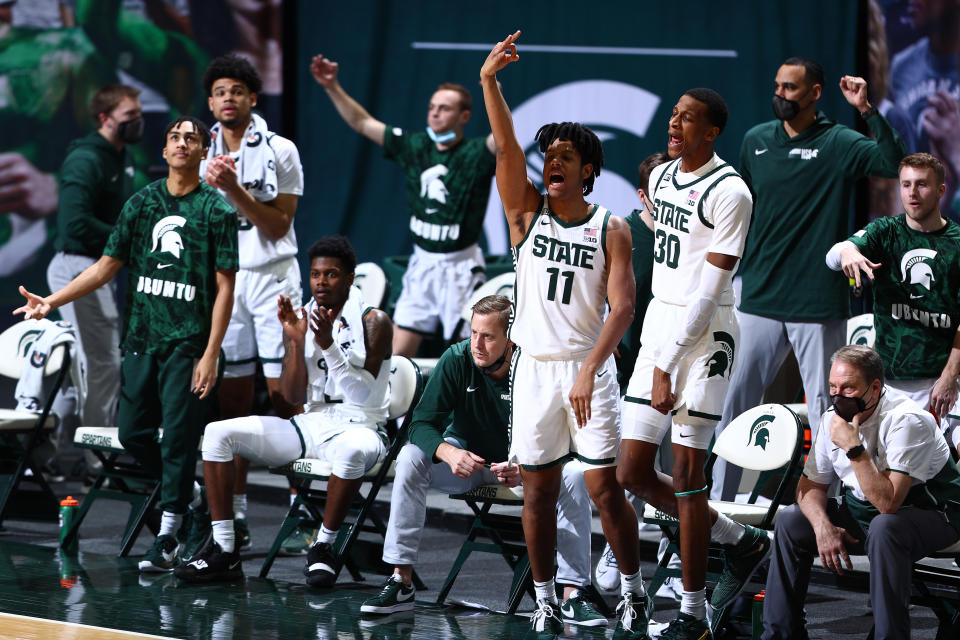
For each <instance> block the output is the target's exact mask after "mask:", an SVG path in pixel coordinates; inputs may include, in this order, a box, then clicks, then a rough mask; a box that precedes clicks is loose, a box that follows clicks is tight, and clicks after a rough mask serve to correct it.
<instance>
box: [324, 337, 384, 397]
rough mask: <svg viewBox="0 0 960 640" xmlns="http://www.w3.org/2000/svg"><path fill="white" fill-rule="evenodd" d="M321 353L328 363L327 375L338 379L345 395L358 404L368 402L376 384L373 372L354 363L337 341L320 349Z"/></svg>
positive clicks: (338, 383)
mask: <svg viewBox="0 0 960 640" xmlns="http://www.w3.org/2000/svg"><path fill="white" fill-rule="evenodd" d="M320 353H322V354H323V359H324V361H326V363H327V375H328V376H330V377H331V378H333V379H334V380H336V382H337V385H338V387H339V388H340V389H342V390H343V397H344V398H346V399H347V400H349V401H350V402H355V403H357V404H363V403H364V402H366V401H367V398H369V397H370V392H371V391H372V390H373V386H374V384H376V379H375V378H374V377H373V374H371V373H370V372H369V371H367V370H366V369H364V368H363V367H358V366H356V365H354V364H352V363H351V362H350V360H349V359H348V358H347V355H346V354H345V353H344V352H343V350H342V349H341V348H340V345H338V344H337V343H336V342H334V343H333V344H331V345H330V348H329V349H320Z"/></svg>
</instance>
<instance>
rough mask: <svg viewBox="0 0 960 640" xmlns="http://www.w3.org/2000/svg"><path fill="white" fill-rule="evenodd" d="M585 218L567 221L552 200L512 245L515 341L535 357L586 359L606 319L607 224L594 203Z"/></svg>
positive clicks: (606, 217) (607, 216) (604, 213)
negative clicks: (563, 219)
mask: <svg viewBox="0 0 960 640" xmlns="http://www.w3.org/2000/svg"><path fill="white" fill-rule="evenodd" d="M588 206H589V209H588V211H589V212H588V214H587V216H586V218H584V219H583V220H580V221H579V222H572V223H566V222H563V221H562V220H560V219H559V218H558V217H556V216H555V215H554V214H553V213H552V212H551V211H550V206H549V202H548V198H547V196H544V197H543V204H542V205H541V206H540V210H539V211H537V212H536V214H535V215H534V216H533V220H532V221H531V222H530V227H529V228H528V229H527V234H526V235H525V236H524V238H523V240H521V241H520V243H519V244H517V245H516V246H515V247H513V266H514V269H515V270H516V272H517V282H516V288H515V289H514V300H516V313H515V315H514V319H513V324H512V325H511V327H510V339H511V340H513V342H515V343H516V344H517V345H519V346H520V348H521V349H523V352H524V353H525V354H527V355H530V356H533V357H534V358H540V359H546V360H567V359H577V358H583V357H586V356H587V354H588V353H590V350H591V349H592V348H593V345H594V344H596V342H597V338H598V337H599V336H600V330H601V329H602V328H603V321H604V319H605V318H606V316H607V306H606V301H607V274H606V271H607V250H606V236H607V221H608V220H609V219H610V212H609V211H607V210H606V209H605V208H603V207H601V206H600V205H596V204H589V205H588Z"/></svg>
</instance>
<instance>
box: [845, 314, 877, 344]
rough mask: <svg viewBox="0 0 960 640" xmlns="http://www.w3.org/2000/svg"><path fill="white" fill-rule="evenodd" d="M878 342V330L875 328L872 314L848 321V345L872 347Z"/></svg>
mask: <svg viewBox="0 0 960 640" xmlns="http://www.w3.org/2000/svg"><path fill="white" fill-rule="evenodd" d="M876 340H877V330H876V329H875V328H874V326H873V314H872V313H864V314H861V315H859V316H854V317H852V318H850V319H848V320H847V344H859V345H863V346H865V347H872V346H873V344H874V342H876Z"/></svg>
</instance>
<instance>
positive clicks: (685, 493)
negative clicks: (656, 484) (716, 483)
mask: <svg viewBox="0 0 960 640" xmlns="http://www.w3.org/2000/svg"><path fill="white" fill-rule="evenodd" d="M709 488H710V487H709V486H707V485H704V486H703V488H702V489H694V490H693V491H680V492H675V493H674V494H673V495H674V496H675V497H677V498H687V497H689V496H694V495H696V494H698V493H703V492H704V491H706V490H707V489H709Z"/></svg>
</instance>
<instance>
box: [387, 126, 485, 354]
mask: <svg viewBox="0 0 960 640" xmlns="http://www.w3.org/2000/svg"><path fill="white" fill-rule="evenodd" d="M383 149H384V155H385V156H386V157H387V158H389V159H391V160H394V161H395V162H397V164H399V165H400V166H401V167H402V168H403V171H404V178H405V182H406V191H407V206H408V208H409V209H410V235H411V238H412V239H413V244H414V251H413V255H412V256H411V258H410V263H409V265H408V267H407V271H406V273H405V274H404V277H403V291H402V292H401V294H400V298H399V299H398V300H397V307H396V311H395V312H394V317H393V319H394V322H396V323H397V325H398V326H400V327H403V328H405V329H410V330H412V331H417V332H419V333H433V332H435V331H436V330H437V328H438V327H439V326H441V325H442V327H443V332H444V338H445V339H448V340H449V339H451V338H454V337H456V336H453V329H454V327H455V326H456V325H457V323H458V322H459V319H460V312H461V310H462V309H463V305H464V304H465V303H466V301H467V299H468V298H469V296H470V294H471V293H472V292H473V290H474V289H475V288H476V287H477V285H479V284H480V283H482V282H483V280H484V270H485V264H484V261H483V253H482V252H481V250H480V247H479V245H477V239H478V238H479V237H480V231H481V230H482V228H483V218H484V215H485V214H486V210H487V198H488V196H489V194H490V181H491V179H492V178H493V175H494V173H495V171H496V158H495V157H494V155H493V154H492V153H490V150H489V149H487V147H486V140H485V139H484V138H463V139H462V140H461V141H460V142H459V143H457V144H456V145H455V146H454V147H452V148H450V149H446V150H443V151H440V150H438V149H437V146H436V144H434V142H433V141H432V140H430V138H429V136H427V134H426V133H424V132H422V131H420V132H411V131H406V130H404V129H401V128H399V127H387V129H386V132H385V133H384V136H383Z"/></svg>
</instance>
